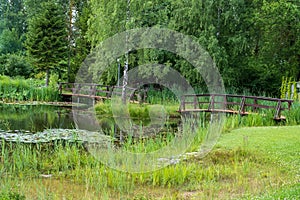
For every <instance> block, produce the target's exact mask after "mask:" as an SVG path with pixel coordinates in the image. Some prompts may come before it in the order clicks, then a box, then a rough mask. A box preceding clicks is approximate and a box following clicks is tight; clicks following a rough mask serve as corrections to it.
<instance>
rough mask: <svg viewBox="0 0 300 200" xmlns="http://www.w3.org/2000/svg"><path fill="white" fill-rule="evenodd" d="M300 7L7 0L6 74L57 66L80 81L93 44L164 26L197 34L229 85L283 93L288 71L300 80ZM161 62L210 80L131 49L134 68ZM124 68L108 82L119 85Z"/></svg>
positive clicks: (242, 2)
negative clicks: (79, 72) (130, 31)
mask: <svg viewBox="0 0 300 200" xmlns="http://www.w3.org/2000/svg"><path fill="white" fill-rule="evenodd" d="M299 6H300V2H299V1H286V0H215V1H211V0H191V1H182V0H165V1H159V0H152V1H145V0H139V1H133V0H132V1H130V5H129V6H128V5H127V1H119V0H83V1H81V0H70V1H63V0H47V1H42V0H25V1H22V0H17V1H8V0H0V73H2V74H5V75H9V76H24V77H30V76H31V77H33V76H36V77H46V72H48V71H49V70H52V73H56V74H58V75H59V79H60V80H64V81H67V80H69V81H74V79H75V76H76V72H77V70H78V68H79V67H80V66H81V63H82V62H83V60H84V59H85V57H86V55H88V53H89V52H90V49H91V46H92V47H96V46H97V45H98V44H99V43H100V42H101V41H103V40H105V39H107V38H108V37H110V36H113V35H114V34H116V33H119V32H122V31H124V30H128V29H132V28H137V27H153V26H158V27H164V28H169V29H172V30H176V31H179V32H181V33H184V34H187V35H191V36H193V37H194V38H195V40H196V41H198V42H199V44H200V45H201V46H203V47H204V48H205V49H207V51H208V52H209V53H210V55H211V57H212V58H213V59H214V61H215V63H216V65H217V67H218V68H219V70H220V72H221V74H222V77H223V80H224V82H225V85H226V87H230V88H231V89H233V91H235V92H241V91H245V90H248V91H250V92H252V93H261V92H266V93H267V94H271V95H276V96H279V95H280V85H281V80H282V76H286V77H292V78H293V79H294V80H299V78H300V9H299ZM127 8H129V9H130V10H129V11H130V12H127ZM51 9H52V10H51ZM53 9H54V10H53ZM47 12H48V14H47ZM128 14H129V15H128ZM127 17H129V19H127V20H126V18H127ZM122 59H124V58H121V60H122ZM13 60H16V61H17V62H13ZM20 60H23V62H19V61H20ZM153 62H154V63H161V64H166V65H168V66H171V67H173V68H175V69H176V70H178V71H180V73H181V74H182V75H183V76H185V78H187V79H188V80H189V81H190V83H191V84H192V85H193V86H204V85H205V83H204V82H203V80H202V78H201V75H199V74H197V73H196V72H195V70H193V67H192V66H190V65H189V64H188V63H187V62H185V60H183V59H182V58H179V57H178V56H176V55H173V54H170V53H168V52H163V51H159V50H149V49H143V50H139V51H134V52H130V55H129V68H134V67H136V66H137V65H141V64H145V63H153ZM121 63H123V60H122V62H121ZM122 67H124V66H122ZM116 68H117V64H116V63H114V64H113V66H112V67H111V68H110V69H109V70H108V71H107V73H105V76H104V77H102V80H101V82H102V83H104V84H116V82H117V69H116ZM12 69H13V70H12ZM48 77H49V76H48Z"/></svg>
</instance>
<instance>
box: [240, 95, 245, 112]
mask: <svg viewBox="0 0 300 200" xmlns="http://www.w3.org/2000/svg"><path fill="white" fill-rule="evenodd" d="M245 102H246V97H245V96H243V97H242V101H241V104H240V110H239V114H240V115H241V114H244V113H245Z"/></svg>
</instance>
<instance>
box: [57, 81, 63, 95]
mask: <svg viewBox="0 0 300 200" xmlns="http://www.w3.org/2000/svg"><path fill="white" fill-rule="evenodd" d="M58 92H59V94H62V83H59V85H58Z"/></svg>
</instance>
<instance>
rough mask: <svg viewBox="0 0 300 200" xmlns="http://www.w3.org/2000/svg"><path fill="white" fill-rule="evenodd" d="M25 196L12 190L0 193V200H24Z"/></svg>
mask: <svg viewBox="0 0 300 200" xmlns="http://www.w3.org/2000/svg"><path fill="white" fill-rule="evenodd" d="M24 199H25V196H24V195H21V194H18V193H14V192H8V193H0V200H24Z"/></svg>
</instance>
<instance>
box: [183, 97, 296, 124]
mask: <svg viewBox="0 0 300 200" xmlns="http://www.w3.org/2000/svg"><path fill="white" fill-rule="evenodd" d="M292 102H293V100H289V99H278V98H268V97H257V96H245V95H231V94H196V95H184V96H182V98H181V104H180V108H179V112H180V113H190V112H211V113H216V112H223V113H230V114H239V115H242V116H243V115H248V114H252V113H255V112H257V111H259V110H261V109H271V110H274V116H273V118H274V120H279V121H280V120H285V117H284V116H282V115H281V111H283V110H290V108H291V105H292Z"/></svg>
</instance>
